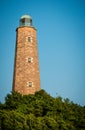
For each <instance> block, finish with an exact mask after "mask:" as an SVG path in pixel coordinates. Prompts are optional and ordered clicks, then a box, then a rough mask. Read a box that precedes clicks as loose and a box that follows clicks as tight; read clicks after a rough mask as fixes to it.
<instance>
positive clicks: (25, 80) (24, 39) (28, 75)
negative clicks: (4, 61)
mask: <svg viewBox="0 0 85 130" xmlns="http://www.w3.org/2000/svg"><path fill="white" fill-rule="evenodd" d="M39 90H40V72H39V61H38V43H37V36H36V28H35V27H34V26H33V23H32V17H31V16H29V15H23V16H22V17H21V18H20V21H19V27H18V28H17V29H16V48H15V60H14V75H13V87H12V91H16V92H19V93H21V94H22V95H27V94H34V93H35V92H37V91H39Z"/></svg>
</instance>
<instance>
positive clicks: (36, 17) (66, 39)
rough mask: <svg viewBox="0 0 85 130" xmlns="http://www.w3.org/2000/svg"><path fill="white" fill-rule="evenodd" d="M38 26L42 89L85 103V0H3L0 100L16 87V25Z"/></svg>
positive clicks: (0, 19) (0, 45)
mask: <svg viewBox="0 0 85 130" xmlns="http://www.w3.org/2000/svg"><path fill="white" fill-rule="evenodd" d="M24 14H29V15H31V17H32V18H33V25H34V26H35V27H36V28H37V39H38V52H39V65H40V76H41V88H42V89H45V90H46V91H47V92H48V93H49V94H51V95H52V96H56V95H57V96H61V97H62V98H69V99H70V100H71V101H73V102H75V103H78V104H80V105H85V0H43V1H40V0H3V1H2V0H0V36H1V37H0V101H1V102H3V101H4V98H5V97H6V95H7V94H8V93H10V92H11V90H12V79H13V66H14V52H15V42H16V28H17V27H18V26H19V19H20V17H21V16H22V15H24Z"/></svg>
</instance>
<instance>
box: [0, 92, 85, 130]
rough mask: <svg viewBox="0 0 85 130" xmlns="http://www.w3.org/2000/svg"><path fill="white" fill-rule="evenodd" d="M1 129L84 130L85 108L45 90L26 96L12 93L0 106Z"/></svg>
mask: <svg viewBox="0 0 85 130" xmlns="http://www.w3.org/2000/svg"><path fill="white" fill-rule="evenodd" d="M0 130H85V106H83V107H82V106H79V105H77V104H74V103H73V102H71V101H70V100H69V99H65V100H64V101H63V100H62V98H61V97H56V98H53V97H52V96H50V95H49V94H47V93H46V92H45V91H44V90H41V91H39V92H36V93H35V95H24V96H22V95H21V94H19V93H17V92H12V93H11V94H8V95H7V97H6V98H5V103H4V104H2V103H0Z"/></svg>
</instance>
